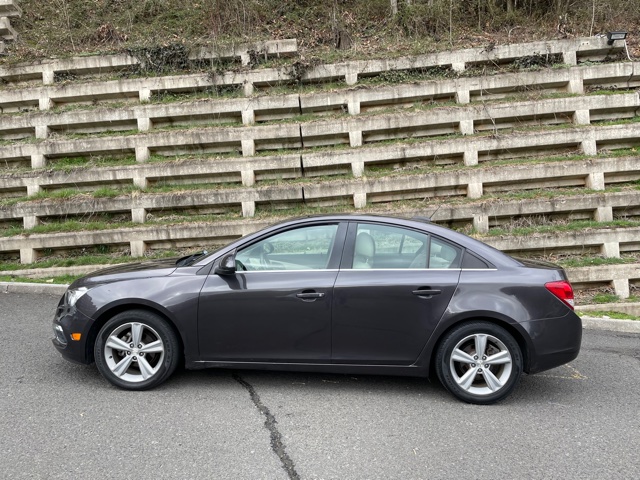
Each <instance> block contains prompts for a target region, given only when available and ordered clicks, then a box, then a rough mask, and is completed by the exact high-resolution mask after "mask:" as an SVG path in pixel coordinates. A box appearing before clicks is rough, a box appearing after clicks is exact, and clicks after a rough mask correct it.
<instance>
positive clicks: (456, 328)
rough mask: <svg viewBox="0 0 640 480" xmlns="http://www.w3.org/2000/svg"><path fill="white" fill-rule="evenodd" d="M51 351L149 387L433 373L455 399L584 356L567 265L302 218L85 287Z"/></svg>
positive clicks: (88, 280) (392, 222) (57, 326)
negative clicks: (228, 373) (209, 371)
mask: <svg viewBox="0 0 640 480" xmlns="http://www.w3.org/2000/svg"><path fill="white" fill-rule="evenodd" d="M53 330H54V339H53V344H54V345H55V346H56V348H57V349H58V350H59V351H60V352H61V353H62V355H63V356H64V357H65V358H67V359H69V360H72V361H76V362H80V363H92V362H94V361H95V363H96V365H97V367H98V370H99V371H100V373H101V374H102V375H103V376H104V377H105V378H106V379H107V380H108V381H109V382H111V383H112V384H114V385H117V386H118V387H121V388H125V389H129V390H145V389H149V388H153V387H155V386H157V385H159V384H160V383H162V382H164V381H165V380H166V379H167V378H168V377H169V376H170V375H171V373H172V372H173V371H174V370H175V368H176V367H177V366H178V364H180V363H181V362H182V361H184V363H185V365H186V367H187V368H191V369H196V368H207V367H222V368H250V369H274V370H275V369H277V370H290V371H316V372H338V373H351V374H354V373H360V374H388V375H412V376H423V377H429V376H432V374H434V375H437V377H438V378H439V379H440V381H441V382H442V384H443V385H444V386H445V387H446V389H447V390H449V391H450V392H451V393H452V394H453V395H455V396H456V397H458V398H459V399H461V400H464V401H466V402H471V403H478V404H489V403H493V402H496V401H498V400H501V399H503V398H505V397H506V396H507V395H508V394H509V393H510V392H511V391H512V390H513V388H514V387H515V386H516V383H517V382H518V379H519V377H520V375H521V373H522V372H523V371H524V372H526V373H530V374H531V373H536V372H540V371H543V370H547V369H550V368H553V367H557V366H559V365H562V364H564V363H567V362H570V361H571V360H573V359H574V358H576V356H577V355H578V352H579V350H580V342H581V336H582V324H581V321H580V318H579V317H578V316H577V315H576V314H575V313H574V312H573V290H572V288H571V285H570V284H569V282H568V281H567V277H566V274H565V272H564V271H563V270H562V268H560V267H557V266H555V265H553V264H549V263H544V262H534V261H529V260H517V259H514V258H512V257H510V256H508V255H506V254H504V253H502V252H499V251H498V250H495V249H494V248H492V247H489V246H487V245H485V244H484V243H481V242H479V241H476V240H474V239H472V238H469V237H467V236H465V235H462V234H460V233H456V232H454V231H451V230H448V229H446V228H443V227H439V226H437V225H434V224H432V223H430V222H428V221H427V220H424V219H411V220H407V219H401V218H389V217H377V216H364V215H334V216H322V217H308V218H301V219H295V220H291V221H287V222H284V223H280V224H278V225H274V226H272V227H269V228H267V229H264V230H262V231H260V232H257V233H254V234H252V235H249V236H246V237H244V238H242V239H240V240H237V241H235V242H233V243H231V244H229V245H228V246H226V247H223V248H221V249H219V250H217V251H215V252H213V253H209V254H205V253H202V254H196V255H192V256H190V257H184V258H181V259H178V260H175V259H173V260H162V261H152V262H145V263H137V264H132V265H127V266H118V267H113V268H108V269H105V270H101V271H98V272H96V273H93V274H91V275H88V276H86V277H84V278H81V279H79V280H76V281H75V282H74V283H73V284H72V285H71V286H70V287H69V289H68V290H67V292H66V293H65V294H64V296H63V297H62V299H61V300H60V303H59V305H58V309H57V311H56V315H55V318H54V321H53Z"/></svg>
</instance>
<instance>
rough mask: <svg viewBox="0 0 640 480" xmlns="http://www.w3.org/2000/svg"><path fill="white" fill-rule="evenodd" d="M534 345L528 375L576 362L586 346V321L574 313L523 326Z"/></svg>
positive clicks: (525, 323)
mask: <svg viewBox="0 0 640 480" xmlns="http://www.w3.org/2000/svg"><path fill="white" fill-rule="evenodd" d="M521 325H522V327H523V328H524V329H525V330H526V331H527V333H528V334H529V336H530V338H531V342H532V351H531V352H530V356H529V369H528V372H527V373H538V372H542V371H545V370H549V369H551V368H555V367H559V366H560V365H564V364H566V363H569V362H570V361H572V360H574V359H575V358H576V357H577V356H578V353H580V345H581V343H582V320H581V319H580V317H579V316H578V315H576V314H575V313H574V312H573V311H569V312H568V313H567V314H566V315H565V316H564V317H559V318H547V319H543V320H533V321H531V322H522V323H521Z"/></svg>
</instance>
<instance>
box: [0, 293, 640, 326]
mask: <svg viewBox="0 0 640 480" xmlns="http://www.w3.org/2000/svg"><path fill="white" fill-rule="evenodd" d="M68 286H69V285H49V284H46V283H17V282H16V283H14V282H0V293H32V294H43V293H44V294H49V295H62V294H63V293H64V292H65V291H66V290H67V287H68ZM582 328H584V329H586V330H608V331H611V332H625V333H640V321H638V320H614V319H610V318H597V317H588V316H585V317H582Z"/></svg>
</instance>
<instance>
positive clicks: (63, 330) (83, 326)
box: [51, 295, 93, 365]
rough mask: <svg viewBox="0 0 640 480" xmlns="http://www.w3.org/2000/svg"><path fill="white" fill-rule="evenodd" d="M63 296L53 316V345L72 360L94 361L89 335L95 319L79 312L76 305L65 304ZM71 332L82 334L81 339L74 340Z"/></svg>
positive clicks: (75, 361) (79, 361)
mask: <svg viewBox="0 0 640 480" xmlns="http://www.w3.org/2000/svg"><path fill="white" fill-rule="evenodd" d="M65 298H66V295H65V296H64V297H62V299H61V300H60V303H58V308H57V309H56V313H55V316H54V318H53V325H52V326H53V338H52V339H51V341H52V343H53V346H54V347H56V349H57V350H58V351H59V352H60V353H61V354H62V356H63V357H64V358H65V359H66V360H69V361H71V362H74V363H81V364H85V365H86V364H89V363H91V362H93V354H92V352H91V351H90V350H89V348H88V345H90V339H89V335H90V332H91V325H92V324H93V319H91V318H89V317H87V316H86V315H84V314H83V313H81V312H79V311H78V310H77V309H76V308H75V307H69V306H68V305H66V304H65ZM71 334H80V339H79V340H74V339H73V338H72V336H71Z"/></svg>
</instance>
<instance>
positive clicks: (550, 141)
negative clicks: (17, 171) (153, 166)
mask: <svg viewBox="0 0 640 480" xmlns="http://www.w3.org/2000/svg"><path fill="white" fill-rule="evenodd" d="M424 117H427V118H433V117H429V115H428V114H427V115H423V114H416V115H413V116H410V120H407V121H406V122H405V120H404V119H403V118H402V117H398V116H396V117H392V118H387V119H382V120H376V119H368V118H362V119H360V118H359V119H357V120H355V121H354V122H353V123H355V124H358V128H363V129H364V128H371V130H365V131H362V130H360V131H351V130H348V129H349V127H350V125H349V122H346V123H343V124H341V123H336V124H328V123H324V124H321V125H316V126H315V127H314V126H313V125H311V126H308V125H305V124H294V123H291V124H281V125H277V124H275V125H264V126H254V127H249V126H245V127H241V128H234V127H225V128H220V127H209V128H202V129H190V130H185V131H164V132H157V133H148V134H138V135H128V136H119V137H88V138H86V139H78V140H53V139H51V140H47V141H39V142H36V143H23V144H14V145H7V146H0V160H2V161H4V162H5V164H7V165H8V164H14V165H16V166H25V165H30V166H31V168H42V167H45V166H46V164H47V162H48V161H49V160H52V159H56V158H62V157H88V156H91V155H109V156H116V157H117V156H126V155H135V158H136V160H137V161H139V162H144V161H146V160H147V159H148V158H149V156H150V155H151V154H159V155H181V154H192V153H212V152H213V153H242V155H243V156H247V157H249V156H253V155H255V154H256V152H258V151H265V150H274V149H298V148H302V146H303V145H304V146H308V145H309V144H311V145H312V146H313V145H318V144H323V145H332V146H333V145H339V144H342V143H345V142H348V143H349V145H350V146H352V147H360V146H361V145H362V143H363V141H364V140H367V141H371V142H373V141H385V140H388V139H392V138H394V139H395V138H412V137H413V135H424V134H428V133H433V132H430V131H429V127H426V126H425V127H424V128H423V129H422V130H421V126H420V125H419V124H417V125H416V124H412V122H411V119H413V120H415V121H416V122H417V120H418V119H420V118H422V119H423V120H424ZM453 119H454V116H451V117H450V120H453ZM376 128H377V130H376ZM323 131H334V132H338V131H342V132H343V134H338V133H334V134H328V133H327V134H326V135H324V134H323ZM425 131H426V133H425ZM639 144H640V123H632V124H625V125H611V126H604V127H599V128H593V127H582V128H565V129H561V130H548V131H540V132H524V133H520V132H517V133H514V134H510V135H504V136H499V135H493V136H491V137H487V136H479V137H470V138H468V139H451V140H438V141H430V142H425V143H420V144H416V145H411V146H405V145H393V146H390V147H383V148H381V149H376V150H374V149H366V150H363V149H359V148H355V149H353V150H352V151H336V152H328V153H323V152H320V153H317V154H309V155H307V157H306V159H305V165H306V166H309V167H311V168H316V169H322V167H327V166H329V167H334V166H336V165H340V164H344V163H345V157H354V158H349V162H348V163H349V164H352V170H353V173H354V175H355V176H360V175H361V174H362V169H363V168H364V165H365V164H373V163H390V162H393V161H394V160H395V159H396V157H397V153H396V152H399V151H402V152H405V153H404V160H407V159H409V158H411V157H410V156H408V155H407V153H406V152H408V151H415V152H416V153H415V154H414V156H415V157H418V158H423V159H425V158H429V159H432V158H437V157H440V158H449V159H454V160H450V161H457V160H456V159H458V160H460V159H462V160H463V162H464V164H465V165H467V166H472V165H477V164H478V163H479V162H482V161H485V160H495V159H504V158H518V157H523V156H536V155H550V154H557V153H564V152H567V151H581V152H582V153H584V154H586V155H596V154H597V153H598V152H599V151H600V150H602V149H615V148H624V147H634V146H637V145H639ZM352 152H357V153H355V154H352ZM358 156H359V157H360V158H357V157H358ZM397 160H402V157H401V158H398V159H397Z"/></svg>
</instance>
